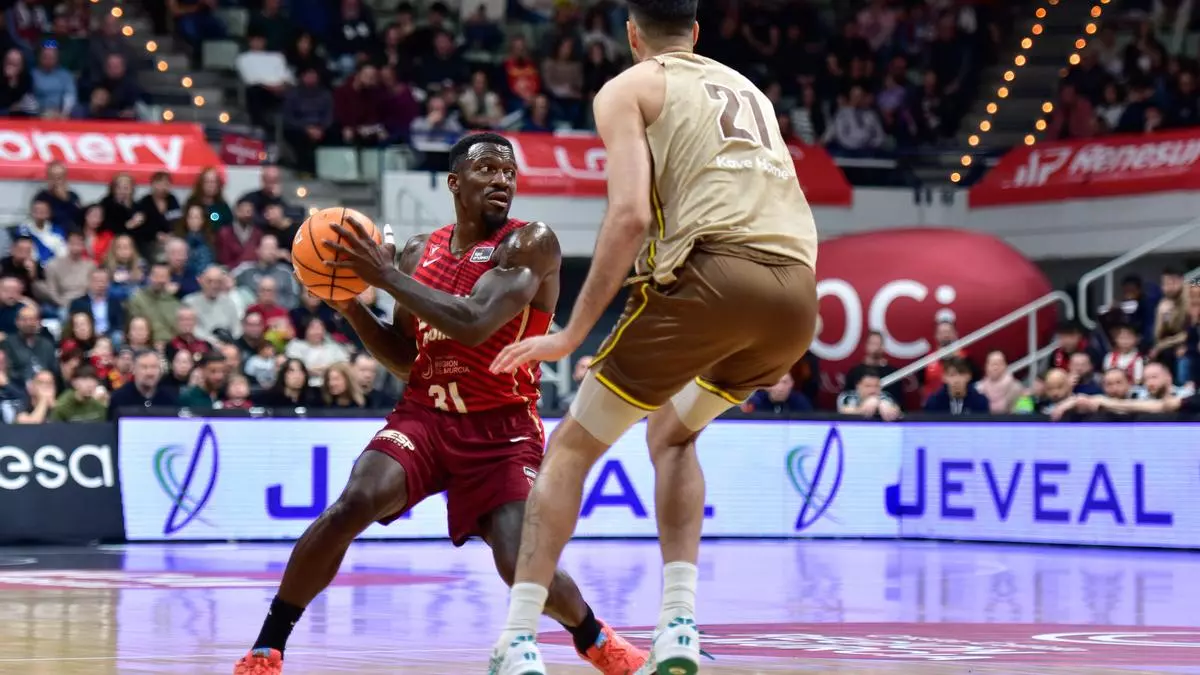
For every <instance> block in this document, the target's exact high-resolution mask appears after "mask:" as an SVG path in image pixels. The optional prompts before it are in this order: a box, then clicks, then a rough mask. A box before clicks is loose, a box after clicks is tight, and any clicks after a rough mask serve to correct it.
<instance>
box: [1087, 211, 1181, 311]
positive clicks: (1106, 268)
mask: <svg viewBox="0 0 1200 675" xmlns="http://www.w3.org/2000/svg"><path fill="white" fill-rule="evenodd" d="M1197 228H1200V219H1198V220H1193V221H1190V222H1187V223H1184V224H1183V225H1180V226H1179V227H1177V228H1175V229H1173V230H1170V231H1168V232H1165V233H1163V234H1161V235H1159V236H1157V237H1155V238H1154V239H1151V240H1150V241H1148V242H1146V243H1144V244H1142V245H1141V246H1138V247H1136V248H1134V249H1133V250H1131V251H1129V252H1128V253H1125V254H1123V255H1120V256H1117V257H1116V258H1113V259H1112V260H1110V261H1108V262H1106V263H1104V264H1103V265H1101V266H1099V267H1097V268H1096V269H1094V270H1092V271H1091V272H1088V273H1087V274H1085V275H1083V276H1082V277H1079V292H1078V295H1077V296H1076V309H1078V310H1079V321H1080V322H1081V323H1083V325H1084V326H1086V327H1087V328H1088V329H1089V330H1091V329H1094V328H1095V327H1096V325H1097V324H1096V321H1095V319H1093V318H1092V317H1091V314H1090V310H1089V307H1088V305H1089V303H1088V300H1089V298H1088V289H1089V287H1090V286H1091V285H1092V283H1093V282H1095V281H1096V280H1098V279H1100V280H1103V281H1104V291H1103V293H1104V298H1103V299H1102V300H1101V301H1100V304H1101V305H1105V304H1109V303H1112V302H1115V301H1116V286H1115V283H1114V274H1115V272H1116V271H1117V270H1119V269H1121V268H1122V267H1124V266H1126V265H1128V264H1129V263H1131V262H1133V261H1134V260H1137V259H1138V258H1141V257H1142V256H1144V255H1147V254H1150V253H1153V252H1154V251H1157V250H1158V249H1160V248H1162V247H1163V246H1166V245H1167V244H1169V243H1171V242H1173V241H1175V240H1176V239H1179V238H1180V237H1182V236H1184V235H1186V234H1190V233H1192V232H1194V231H1195V230H1196V229H1197Z"/></svg>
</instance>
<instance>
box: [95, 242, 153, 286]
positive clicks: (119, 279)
mask: <svg viewBox="0 0 1200 675" xmlns="http://www.w3.org/2000/svg"><path fill="white" fill-rule="evenodd" d="M104 267H105V269H107V270H108V275H109V278H110V279H111V280H112V285H111V287H110V292H111V293H112V294H113V295H115V296H117V297H119V298H121V299H122V300H124V299H126V298H129V297H130V296H132V295H133V293H134V292H135V291H136V290H137V289H138V287H140V286H141V284H142V280H143V279H144V278H145V276H146V261H145V260H143V259H142V257H141V256H140V255H138V252H137V248H136V247H135V246H134V245H133V239H131V238H130V237H129V235H127V234H123V235H121V236H119V237H116V238H115V239H113V243H112V246H110V247H109V248H108V257H107V258H106V259H105V261H104Z"/></svg>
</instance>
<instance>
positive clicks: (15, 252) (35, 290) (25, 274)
mask: <svg viewBox="0 0 1200 675" xmlns="http://www.w3.org/2000/svg"><path fill="white" fill-rule="evenodd" d="M34 250H35V249H34V242H33V239H32V238H30V237H28V236H18V237H14V238H13V242H12V248H11V249H9V254H8V257H7V258H4V259H3V260H0V277H14V278H16V279H19V280H20V282H21V295H22V296H24V297H27V298H32V299H34V300H37V301H38V302H45V301H48V300H49V296H48V295H47V294H46V288H45V284H46V271H45V270H44V269H43V268H42V265H41V263H39V262H38V261H37V256H36V255H35V254H34Z"/></svg>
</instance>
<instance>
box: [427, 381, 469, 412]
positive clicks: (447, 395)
mask: <svg viewBox="0 0 1200 675" xmlns="http://www.w3.org/2000/svg"><path fill="white" fill-rule="evenodd" d="M429 398H431V399H433V407H435V408H437V409H438V410H444V411H446V412H450V406H454V412H456V413H466V412H467V404H466V402H465V401H463V400H462V396H459V395H458V383H457V382H451V383H449V384H447V385H446V386H444V387H443V386H442V385H440V384H435V385H432V386H431V387H429Z"/></svg>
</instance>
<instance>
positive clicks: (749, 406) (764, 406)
mask: <svg viewBox="0 0 1200 675" xmlns="http://www.w3.org/2000/svg"><path fill="white" fill-rule="evenodd" d="M795 386H796V381H795V380H794V379H792V374H791V373H784V374H783V377H781V378H779V381H778V382H776V383H775V384H773V385H771V386H770V387H768V388H766V389H759V390H758V391H756V392H754V393H753V394H751V395H750V398H749V399H747V400H746V402H745V403H743V404H742V412H747V413H749V412H773V413H776V414H778V413H785V412H811V411H812V409H813V406H812V403H811V402H810V401H809V400H808V398H806V397H805V396H804V394H801V393H800V392H798V391H796V390H795Z"/></svg>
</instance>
